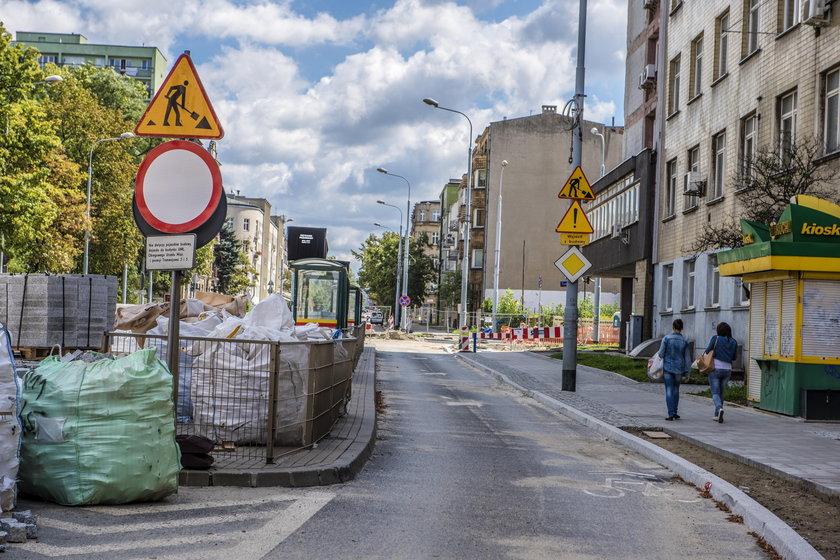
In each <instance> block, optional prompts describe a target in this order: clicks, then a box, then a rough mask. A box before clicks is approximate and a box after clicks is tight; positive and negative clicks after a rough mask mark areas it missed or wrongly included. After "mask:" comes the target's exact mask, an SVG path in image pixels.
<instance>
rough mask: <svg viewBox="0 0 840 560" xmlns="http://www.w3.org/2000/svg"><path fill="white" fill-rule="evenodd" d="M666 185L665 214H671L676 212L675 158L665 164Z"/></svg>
mask: <svg viewBox="0 0 840 560" xmlns="http://www.w3.org/2000/svg"><path fill="white" fill-rule="evenodd" d="M666 173H667V174H668V178H667V181H668V187H667V189H666V191H665V216H666V217H668V216H673V215H674V212H676V199H677V160H675V159H672V160H671V161H669V162H668V164H667V170H666Z"/></svg>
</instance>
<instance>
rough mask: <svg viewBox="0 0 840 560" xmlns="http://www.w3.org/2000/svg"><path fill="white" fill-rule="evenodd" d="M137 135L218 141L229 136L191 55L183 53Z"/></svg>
mask: <svg viewBox="0 0 840 560" xmlns="http://www.w3.org/2000/svg"><path fill="white" fill-rule="evenodd" d="M134 133H135V134H136V135H137V136H161V137H165V138H215V139H217V140H218V139H219V138H222V137H223V136H224V135H225V132H224V130H222V125H221V124H220V123H219V119H218V118H217V117H216V113H215V111H213V106H212V105H211V104H210V99H209V98H208V97H207V92H205V91H204V86H203V85H202V84H201V80H200V79H199V78H198V73H197V72H196V71H195V66H193V63H192V60H191V59H190V57H189V55H187V54H182V55H181V56H180V57H178V60H176V61H175V66H173V67H172V70H170V71H169V75H168V76H167V77H166V80H165V81H164V82H163V85H162V86H161V87H160V89H159V90H158V91H157V93H156V94H155V97H154V99H152V102H151V103H150V104H149V107H148V108H147V109H146V112H145V113H143V117H142V118H141V119H140V122H139V123H137V126H136V127H135V128H134Z"/></svg>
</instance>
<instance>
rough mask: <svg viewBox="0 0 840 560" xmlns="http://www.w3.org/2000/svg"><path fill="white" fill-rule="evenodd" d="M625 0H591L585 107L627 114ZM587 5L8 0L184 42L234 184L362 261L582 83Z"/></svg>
mask: <svg viewBox="0 0 840 560" xmlns="http://www.w3.org/2000/svg"><path fill="white" fill-rule="evenodd" d="M626 1H627V0H589V2H588V15H587V18H588V21H589V24H588V27H589V30H588V33H587V36H588V40H587V51H586V56H587V62H586V65H587V68H586V77H587V85H586V94H587V99H586V106H585V115H586V118H587V119H589V120H595V121H601V122H610V120H611V119H612V118H613V117H615V121H616V124H621V123H623V106H622V101H623V95H624V51H625V33H626ZM577 10H578V1H577V0H455V1H443V0H367V1H358V0H275V1H268V0H262V1H249V0H180V1H179V2H177V3H176V2H171V1H165V0H119V1H113V0H33V1H24V0H0V20H2V21H3V22H4V24H5V26H6V28H7V29H8V30H9V31H10V32H12V33H14V32H15V31H52V32H69V33H81V34H82V35H85V36H86V37H87V38H88V40H89V41H90V42H92V43H113V44H128V45H141V44H145V45H154V46H157V47H158V48H159V49H161V51H162V52H163V53H164V55H165V56H166V58H167V60H168V62H169V63H170V64H172V63H174V61H175V59H176V58H177V56H178V55H179V54H180V53H181V52H183V51H184V50H190V51H191V54H192V59H193V62H194V63H195V64H196V66H197V68H198V72H199V75H200V77H201V80H202V82H203V83H204V85H205V88H206V89H207V90H208V94H209V96H210V99H211V101H212V102H213V106H214V108H215V110H216V114H217V115H218V117H219V119H220V121H221V123H222V125H223V127H224V128H225V138H224V139H223V140H221V141H220V142H219V158H220V160H221V161H222V163H223V167H222V173H223V178H224V182H225V187H226V188H227V189H229V190H230V189H235V190H239V191H240V192H241V193H242V194H245V195H248V196H253V197H264V198H267V199H269V201H270V202H271V204H272V206H273V209H274V213H276V214H285V215H287V216H289V217H291V218H294V220H295V224H296V225H306V226H313V227H327V228H329V233H328V237H329V243H330V250H331V253H333V254H335V255H336V256H337V257H338V258H341V259H345V260H351V255H350V250H352V249H356V248H358V247H359V245H360V244H361V243H362V241H363V240H364V239H365V238H366V237H367V235H368V234H369V233H371V232H373V233H377V234H380V233H381V230H380V229H379V228H376V227H375V226H373V222H380V223H383V224H386V225H389V226H391V227H393V228H394V229H397V220H398V216H397V213H396V211H394V210H391V209H389V208H385V207H382V206H380V205H377V204H376V200H377V199H384V200H386V201H388V202H389V203H392V204H395V205H398V206H400V207H401V208H404V207H405V203H406V187H405V183H404V182H402V181H401V180H399V179H396V178H393V177H387V176H384V175H382V174H379V173H376V171H375V170H376V168H377V167H385V168H387V169H388V170H389V171H392V172H393V173H397V174H399V175H403V176H405V177H406V178H407V179H408V180H409V181H410V183H411V189H412V192H411V194H412V201H419V200H429V199H435V198H437V196H438V194H439V192H440V190H441V188H442V187H443V185H444V184H445V183H446V182H447V180H448V179H449V178H450V177H459V176H460V175H461V174H463V173H465V172H466V147H467V143H468V128H467V124H466V121H465V120H464V119H463V118H462V117H460V116H458V115H453V114H451V113H445V112H443V111H436V110H434V109H431V108H429V107H427V106H426V105H424V104H423V103H422V99H423V98H424V97H432V98H434V99H437V100H438V101H439V102H440V103H441V105H444V106H447V107H451V108H455V109H458V110H460V111H463V112H464V113H467V114H468V115H469V116H470V118H471V120H472V122H473V126H474V134H475V135H477V134H479V133H480V132H481V131H482V130H483V129H484V127H485V126H487V125H488V124H489V123H490V122H492V121H496V120H501V119H502V118H504V117H508V118H514V117H520V116H527V115H528V114H530V113H532V112H534V113H536V112H539V110H540V106H541V105H543V104H554V105H559V106H561V107H562V106H563V105H564V104H565V102H566V101H567V100H568V99H569V98H570V97H571V96H572V94H573V92H574V69H575V63H576V61H575V47H576V43H577V22H578V14H577Z"/></svg>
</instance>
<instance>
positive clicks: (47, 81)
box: [32, 76, 64, 86]
mask: <svg viewBox="0 0 840 560" xmlns="http://www.w3.org/2000/svg"><path fill="white" fill-rule="evenodd" d="M63 81H64V78H62V77H61V76H47V77H46V78H44V81H43V82H32V85H33V86H40V85H42V84H55V83H58V82H63Z"/></svg>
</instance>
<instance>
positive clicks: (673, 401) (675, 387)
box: [662, 371, 682, 416]
mask: <svg viewBox="0 0 840 560" xmlns="http://www.w3.org/2000/svg"><path fill="white" fill-rule="evenodd" d="M662 381H664V382H665V404H666V405H667V407H668V416H675V415H676V414H679V413H678V412H677V409H678V407H679V405H680V382H681V381H682V374H681V373H669V372H667V371H665V372H662Z"/></svg>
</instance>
